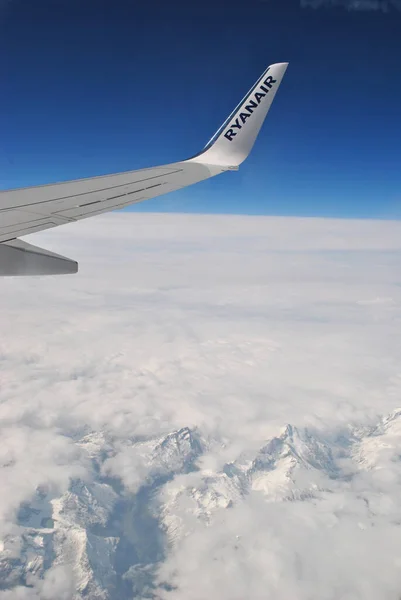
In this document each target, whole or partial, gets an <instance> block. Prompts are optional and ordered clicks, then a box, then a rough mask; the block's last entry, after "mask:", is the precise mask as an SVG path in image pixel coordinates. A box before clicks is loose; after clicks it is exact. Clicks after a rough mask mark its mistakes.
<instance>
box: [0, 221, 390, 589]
mask: <svg viewBox="0 0 401 600" xmlns="http://www.w3.org/2000/svg"><path fill="white" fill-rule="evenodd" d="M400 233H401V225H400V224H399V223H397V222H385V221H381V222H375V221H369V220H365V221H346V220H325V219H292V218H288V219H287V218H264V217H243V216H200V215H197V216H190V215H151V214H129V213H124V214H112V215H108V216H105V217H99V218H96V219H93V220H92V219H91V220H88V221H82V222H80V223H78V224H74V225H67V226H65V227H62V228H60V229H57V230H55V231H49V232H44V233H42V234H38V235H36V236H33V237H32V242H33V243H35V244H37V245H41V246H43V247H46V248H49V249H50V250H53V251H55V252H58V253H60V254H64V255H66V256H71V257H72V258H75V259H77V260H78V261H79V262H80V272H79V273H78V274H77V275H76V276H63V277H49V278H5V279H2V280H0V285H1V289H2V291H1V297H2V335H1V338H0V366H1V385H0V428H1V432H2V446H1V448H0V465H1V466H0V487H1V489H2V495H1V500H0V580H1V581H5V582H6V586H5V587H6V588H7V589H5V590H3V591H2V592H1V593H0V598H3V597H4V598H8V597H10V598H11V597H15V598H17V597H21V598H25V597H26V598H30V597H36V596H38V597H41V598H42V597H43V598H46V597H52V596H57V597H66V598H68V597H69V596H68V594H71V589H72V588H73V589H74V592H75V593H76V597H77V598H80V597H83V595H85V594H86V597H89V598H97V597H105V598H117V597H118V598H121V599H124V598H129V597H132V594H133V593H134V592H135V594H136V596H137V597H141V596H142V597H146V594H147V595H148V596H149V595H150V594H151V593H152V594H158V595H159V596H160V597H162V598H164V597H166V598H168V597H169V596H174V597H176V598H180V597H184V596H185V597H187V598H190V599H191V598H204V597H206V596H209V597H211V598H213V597H219V598H231V599H233V598H234V599H235V598H236V597H238V598H239V597H241V598H243V597H245V596H247V597H248V596H249V597H252V598H258V597H264V598H280V597H282V598H284V597H286V598H288V597H296V598H299V599H300V600H303V599H304V598H305V599H306V598H308V599H310V598H312V599H313V598H319V600H320V599H321V598H327V599H329V598H347V597H355V598H363V599H364V600H366V599H369V598H370V597H380V598H383V599H384V600H391V599H392V598H393V597H396V596H394V594H395V593H396V592H397V593H398V594H399V593H400V590H401V582H400V581H399V556H398V550H397V539H398V537H399V525H398V522H399V515H398V506H399V505H400V501H401V472H400V462H399V460H398V448H399V442H400V437H399V433H398V428H399V424H398V423H399V420H400V419H399V415H398V413H394V410H395V409H396V408H397V407H398V406H399V404H400V402H399V399H400V391H401V378H400V372H399V364H400V359H401V345H400V332H399V322H400V316H401V287H400V275H399V274H400V272H401V270H400V266H401V265H400V256H401V253H400V250H401V235H400ZM382 415H390V417H389V418H388V420H387V421H386V420H384V421H383V420H382ZM391 415H392V416H391ZM288 424H290V425H291V427H287V425H288ZM283 432H284V433H283ZM308 432H309V433H308ZM375 565H377V567H375ZM3 585H5V584H3ZM29 586H31V587H29ZM133 590H134V592H133ZM156 590H157V591H156ZM169 590H173V591H169ZM1 594H3V596H2V595H1ZM101 594H103V596H101ZM216 594H217V596H216ZM347 594H348V596H347ZM369 594H370V596H369ZM374 594H375V596H374ZM35 595H36V596H35ZM63 595H64V596H63Z"/></svg>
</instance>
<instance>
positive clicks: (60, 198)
mask: <svg viewBox="0 0 401 600" xmlns="http://www.w3.org/2000/svg"><path fill="white" fill-rule="evenodd" d="M182 171H183V169H177V170H175V171H171V172H170V173H162V174H161V175H154V176H153V177H146V178H145V179H138V180H137V181H129V182H128V183H120V184H118V185H113V186H111V187H106V188H102V189H99V190H88V191H86V192H81V193H79V194H70V195H69V196H62V197H58V198H50V199H49V200H40V201H39V202H28V203H26V204H18V205H15V206H4V207H2V208H0V212H3V211H5V210H18V209H19V208H27V207H31V206H37V205H39V204H47V203H49V202H58V201H60V200H68V199H70V198H78V197H79V196H87V195H88V194H98V193H100V192H107V190H115V189H117V188H121V187H126V186H129V185H134V184H135V183H142V182H144V181H150V180H152V179H158V178H159V177H169V176H170V175H174V174H177V173H181V172H182ZM157 185H162V184H161V183H160V184H156V185H155V186H149V188H143V189H150V187H156V186H157ZM137 191H142V190H137ZM127 193H133V192H127ZM122 195H125V194H122Z"/></svg>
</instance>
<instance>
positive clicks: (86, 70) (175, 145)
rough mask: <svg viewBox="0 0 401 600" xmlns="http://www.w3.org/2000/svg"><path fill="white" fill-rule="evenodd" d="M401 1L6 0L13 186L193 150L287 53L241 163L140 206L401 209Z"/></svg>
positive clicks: (387, 214)
mask: <svg viewBox="0 0 401 600" xmlns="http://www.w3.org/2000/svg"><path fill="white" fill-rule="evenodd" d="M307 1H308V0H304V4H305V2H307ZM309 1H311V0H309ZM341 2H342V4H347V0H337V3H338V4H341ZM396 2H398V0H392V2H391V7H390V9H389V10H388V11H387V12H385V11H382V10H358V11H351V10H347V9H346V8H345V7H344V6H340V5H339V6H334V7H333V6H329V4H330V3H329V1H327V3H326V4H327V6H325V2H324V0H322V1H320V0H317V1H316V0H315V5H317V4H318V5H320V6H318V7H315V8H312V7H305V6H303V7H301V5H300V3H299V2H298V1H296V0H294V1H291V0H247V2H244V1H243V0H242V1H241V2H237V0H230V1H227V0H224V1H223V0H213V1H210V0H202V1H201V2H190V1H189V0H187V1H185V2H184V1H180V2H176V1H174V0H171V1H166V0H164V1H156V0H148V1H146V2H143V3H142V2H137V1H136V0H124V1H123V0H107V1H104V0H79V1H75V0H9V1H8V2H1V3H0V52H1V54H0V55H1V57H2V61H1V66H0V73H1V94H0V174H1V187H2V188H3V189H7V188H11V187H19V186H25V185H34V184H40V183H49V182H54V181H60V180H66V179H75V178H79V177H87V176H92V175H101V174H105V173H112V172H117V171H125V170H130V169H136V168H141V167H146V166H152V165H157V164H163V163H167V162H172V161H175V160H180V159H183V158H186V157H188V156H191V155H192V154H195V153H196V152H197V151H198V150H199V149H201V148H202V147H203V146H204V144H205V143H206V142H207V141H208V139H209V138H210V137H211V135H212V134H213V133H214V131H215V130H216V129H217V128H218V127H219V126H220V124H221V123H222V121H223V120H224V119H225V118H226V117H227V116H228V114H229V113H230V112H231V110H232V109H233V108H234V106H235V105H236V104H237V102H238V101H239V100H240V98H241V97H242V96H243V94H244V93H245V92H246V91H247V90H248V89H249V87H250V86H251V85H252V84H253V83H254V81H255V80H256V79H257V77H258V76H259V74H260V73H261V72H262V71H263V69H265V67H266V66H267V65H268V64H270V63H272V62H283V61H289V62H290V66H289V69H288V71H287V74H286V76H285V79H284V81H283V84H282V86H281V88H280V90H279V92H278V94H277V97H276V99H275V102H274V104H273V107H272V109H271V112H270V114H269V116H268V118H267V121H266V123H265V125H264V128H263V130H262V132H261V134H260V136H259V139H258V141H257V143H256V145H255V148H254V150H253V152H252V154H251V156H250V157H249V159H248V160H247V161H246V162H245V163H244V164H243V165H242V167H241V170H240V172H239V173H235V174H232V173H227V174H224V175H222V176H220V177H218V178H215V179H212V180H209V181H207V182H204V183H202V184H198V185H196V186H193V187H191V188H187V189H185V190H182V191H180V192H176V193H173V194H169V195H167V196H163V197H161V198H159V199H154V200H150V201H149V202H147V203H143V204H141V205H138V206H137V207H135V209H134V210H148V211H180V212H186V211H188V212H224V213H230V212H233V213H250V214H281V215H288V214H291V215H322V216H341V217H348V216H362V217H380V218H400V217H401V10H397V9H396V7H395V3H396ZM365 4H366V5H367V6H368V7H369V6H370V7H371V6H374V3H373V5H372V2H371V0H370V1H369V0H362V7H363V6H364V5H365Z"/></svg>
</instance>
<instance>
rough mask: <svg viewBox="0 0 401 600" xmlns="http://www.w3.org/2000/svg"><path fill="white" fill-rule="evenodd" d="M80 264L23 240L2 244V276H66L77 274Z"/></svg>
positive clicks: (0, 267)
mask: <svg viewBox="0 0 401 600" xmlns="http://www.w3.org/2000/svg"><path fill="white" fill-rule="evenodd" d="M77 271H78V263H77V262H75V260H70V259H69V258H66V257H65V256H61V255H60V254H55V253H54V252H50V251H49V250H44V249H43V248H38V247H37V246H33V245H32V244H28V243H27V242H24V241H23V240H13V241H11V242H6V243H4V244H0V276H3V277H4V276H12V275H19V276H20V275H66V274H67V273H76V272H77Z"/></svg>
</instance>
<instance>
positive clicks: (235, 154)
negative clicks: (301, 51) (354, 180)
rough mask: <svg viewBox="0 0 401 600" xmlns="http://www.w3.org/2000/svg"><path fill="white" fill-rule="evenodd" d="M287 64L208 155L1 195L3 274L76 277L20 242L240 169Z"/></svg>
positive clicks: (266, 80) (264, 81) (269, 77)
mask: <svg viewBox="0 0 401 600" xmlns="http://www.w3.org/2000/svg"><path fill="white" fill-rule="evenodd" d="M286 68H287V63H279V64H275V65H271V66H270V67H268V69H267V70H266V71H265V72H264V73H263V75H262V76H261V77H260V78H259V79H258V81H257V82H256V84H255V85H254V86H253V87H252V88H251V90H250V91H249V92H248V94H247V95H246V96H245V97H244V99H243V100H242V101H241V102H240V104H239V105H238V106H237V108H236V109H235V110H234V111H233V113H232V114H231V115H230V116H229V118H228V119H227V120H226V121H225V122H224V124H223V125H222V127H220V129H219V130H218V131H217V133H216V134H215V135H214V136H213V138H212V139H211V140H210V142H209V143H208V144H207V146H206V147H205V148H204V150H203V151H202V152H200V153H199V154H197V155H196V156H194V157H192V158H190V159H187V160H184V161H182V162H176V163H171V164H168V165H163V166H159V167H151V168H148V169H140V170H138V171H127V172H125V173H118V174H115V175H105V176H101V177H92V178H88V179H79V180H75V181H67V182H62V183H56V184H49V185H43V186H35V187H29V188H20V189H14V190H7V191H3V192H0V275H44V274H61V273H75V272H76V271H77V270H78V265H77V263H76V262H75V261H72V260H69V259H67V258H64V257H62V256H59V255H57V254H53V253H51V252H49V251H46V250H43V249H41V248H36V247H35V246H32V245H31V244H27V243H26V242H24V241H22V240H19V239H17V238H19V237H21V236H24V235H28V234H31V233H35V232H37V231H42V230H44V229H49V228H51V227H57V226H58V225H64V224H65V223H71V222H74V221H78V220H79V219H84V218H85V217H91V216H95V215H99V214H101V213H104V212H107V211H111V210H115V209H119V208H123V207H125V206H129V205H130V204H135V203H137V202H142V201H143V200H148V199H150V198H155V197H156V196H161V195H163V194H167V193H168V192H172V191H174V190H178V189H180V188H183V187H186V186H189V185H192V184H193V183H197V182H199V181H202V180H204V179H208V178H209V177H213V176H214V175H218V174H219V173H222V172H224V171H227V170H236V169H238V167H239V165H240V164H241V163H242V162H243V161H244V160H245V159H246V157H247V156H248V154H249V152H250V151H251V149H252V146H253V144H254V142H255V140H256V137H257V135H258V133H259V130H260V128H261V126H262V123H263V121H264V119H265V117H266V115H267V112H268V110H269V108H270V105H271V103H272V101H273V98H274V96H275V94H276V91H277V89H278V87H279V85H280V83H281V80H282V78H283V76H284V73H285V71H286Z"/></svg>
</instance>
